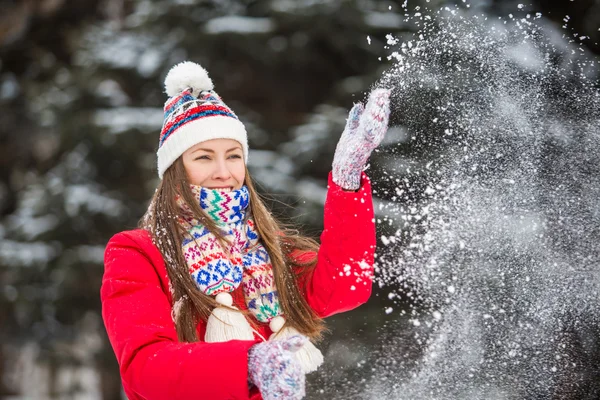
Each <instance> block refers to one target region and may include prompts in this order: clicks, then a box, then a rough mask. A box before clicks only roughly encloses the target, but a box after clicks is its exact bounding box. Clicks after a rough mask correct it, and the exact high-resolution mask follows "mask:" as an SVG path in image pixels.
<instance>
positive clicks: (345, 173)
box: [332, 89, 391, 190]
mask: <svg viewBox="0 0 600 400" xmlns="http://www.w3.org/2000/svg"><path fill="white" fill-rule="evenodd" d="M390 93H391V90H389V89H375V90H374V91H372V92H371V94H370V95H369V101H368V102H367V106H366V107H363V105H362V104H361V103H357V104H355V105H354V107H352V110H350V114H349V115H348V120H347V121H346V127H345V128H344V132H343V133H342V137H341V138H340V141H339V142H338V144H337V147H336V149H335V155H334V157H333V176H332V177H333V181H334V182H335V183H336V184H337V185H339V186H340V187H342V188H343V189H345V190H357V189H358V188H360V175H361V172H362V171H363V169H364V168H365V165H366V164H367V160H368V159H369V156H370V155H371V152H372V151H373V150H374V149H375V148H376V147H377V146H379V143H381V141H382V140H383V137H384V136H385V133H386V132H387V128H388V120H389V116H390Z"/></svg>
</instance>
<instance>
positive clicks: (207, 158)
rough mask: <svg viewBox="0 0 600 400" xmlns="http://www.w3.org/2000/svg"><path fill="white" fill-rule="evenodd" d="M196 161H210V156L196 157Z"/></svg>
mask: <svg viewBox="0 0 600 400" xmlns="http://www.w3.org/2000/svg"><path fill="white" fill-rule="evenodd" d="M194 160H210V158H209V157H208V156H200V157H196V158H195V159H194Z"/></svg>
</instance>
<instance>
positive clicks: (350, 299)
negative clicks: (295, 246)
mask: <svg viewBox="0 0 600 400" xmlns="http://www.w3.org/2000/svg"><path fill="white" fill-rule="evenodd" d="M324 212H325V216H324V230H323V233H322V235H321V247H320V249H319V252H318V253H317V257H318V259H317V265H316V267H315V268H314V270H313V272H312V273H311V274H305V276H306V275H307V276H306V277H305V278H300V280H299V285H300V288H301V290H302V292H303V294H304V295H305V297H306V300H307V301H308V304H309V305H310V306H311V307H312V309H313V310H315V312H316V313H317V314H318V315H319V316H320V317H327V316H330V315H333V314H336V313H340V312H343V311H348V310H352V309H353V308H356V307H357V306H359V305H361V304H363V303H365V302H366V301H367V299H368V298H369V296H370V295H371V286H372V274H373V261H374V251H375V224H374V213H373V202H372V198H371V186H370V183H369V180H368V178H367V177H366V175H364V174H363V179H362V185H361V189H360V190H359V191H358V192H356V193H354V192H344V191H343V190H342V189H341V188H340V187H339V186H337V185H336V184H334V183H333V181H332V179H331V175H330V176H329V190H328V192H327V200H326V201H325V210H324ZM314 256H315V254H314V253H312V252H305V253H302V254H297V258H298V259H299V260H310V259H311V258H312V257H314ZM363 261H364V262H363ZM104 263H105V272H104V277H103V280H102V289H101V299H102V317H103V319H104V324H105V325H106V330H107V332H108V337H109V339H110V343H111V344H112V347H113V349H114V351H115V354H116V356H117V360H118V362H119V366H120V372H121V379H122V382H123V388H124V390H125V394H126V395H127V397H128V398H129V399H130V400H142V399H147V400H151V399H156V400H167V399H169V400H179V399H181V400H193V399H253V400H256V399H261V396H260V393H258V391H257V390H256V388H254V389H253V390H252V391H250V390H249V389H248V349H249V348H250V347H251V346H253V345H254V344H255V343H257V342H258V341H260V339H259V338H258V337H257V338H256V340H255V341H242V340H232V341H229V342H223V343H205V342H196V343H181V342H179V341H178V339H177V332H176V331H175V324H174V323H173V320H172V318H171V307H172V304H173V302H172V298H171V294H170V291H169V278H168V276H167V271H166V269H165V263H164V261H163V258H162V256H161V254H160V252H159V250H158V249H157V248H156V247H155V246H154V245H153V243H152V241H151V238H150V235H149V234H148V232H146V231H144V230H140V229H138V230H133V231H125V232H121V233H119V234H117V235H115V236H113V237H112V238H111V239H110V241H109V243H108V245H107V247H106V252H105V254H104ZM233 298H234V302H235V305H236V306H237V307H239V308H243V309H246V304H245V302H244V296H243V293H242V292H241V285H240V287H239V288H238V289H237V290H236V291H235V292H233ZM259 326H260V331H261V332H260V333H261V334H262V335H263V336H264V337H266V338H268V337H269V335H270V334H271V331H270V329H269V327H268V325H267V324H259ZM205 328H206V324H205V322H201V323H200V324H199V326H198V332H199V337H200V338H203V337H204V330H205Z"/></svg>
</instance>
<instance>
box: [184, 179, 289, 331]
mask: <svg viewBox="0 0 600 400" xmlns="http://www.w3.org/2000/svg"><path fill="white" fill-rule="evenodd" d="M190 189H191V190H192V194H193V197H194V199H195V200H196V201H197V202H198V204H199V205H200V208H201V209H202V210H203V211H204V212H205V213H206V215H207V216H208V217H209V218H211V219H212V220H213V221H215V223H216V224H217V226H218V227H219V228H220V229H221V231H222V233H223V236H224V238H225V239H226V242H225V243H223V246H221V244H220V243H219V241H218V239H217V237H216V236H215V235H213V234H212V233H211V232H210V231H209V230H208V228H206V227H205V226H204V225H202V224H201V223H200V220H199V219H198V218H196V217H195V216H194V215H193V213H192V211H191V210H190V209H189V207H187V205H186V204H185V202H184V201H183V200H182V199H181V198H178V199H177V203H178V204H179V206H180V208H181V211H182V212H181V218H180V221H179V222H180V224H181V225H182V226H183V227H184V228H185V230H186V232H187V235H186V236H185V237H184V240H183V243H182V248H183V255H184V257H185V260H186V262H187V265H188V269H189V273H190V275H191V277H192V279H193V280H194V282H195V283H196V286H197V287H198V289H199V290H201V291H202V292H203V293H205V294H207V295H210V296H216V295H217V294H219V293H223V292H233V291H234V290H235V289H237V288H238V287H239V286H240V284H241V285H242V289H243V292H244V298H245V301H246V306H247V307H248V310H249V311H250V312H252V314H253V315H254V316H255V317H256V319H257V320H258V321H260V322H269V321H270V320H271V319H273V318H274V317H276V316H278V315H281V307H280V305H279V298H278V295H277V289H276V288H275V280H274V277H273V267H272V264H271V260H270V257H269V253H268V252H267V250H266V249H265V247H264V246H263V244H262V242H261V240H260V236H259V234H258V231H257V230H256V228H255V225H254V221H253V220H252V218H251V215H250V214H249V213H248V206H249V204H250V193H249V192H248V188H247V187H246V186H242V188H241V189H238V190H233V191H223V190H219V189H207V188H204V187H202V186H198V185H190ZM227 242H228V243H227Z"/></svg>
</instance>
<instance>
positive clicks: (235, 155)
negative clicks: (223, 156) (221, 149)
mask: <svg viewBox="0 0 600 400" xmlns="http://www.w3.org/2000/svg"><path fill="white" fill-rule="evenodd" d="M229 158H242V157H241V156H240V155H239V154H232V155H230V156H229Z"/></svg>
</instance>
